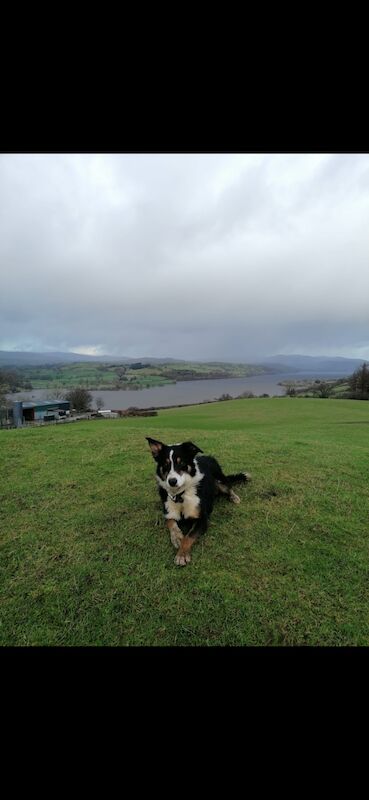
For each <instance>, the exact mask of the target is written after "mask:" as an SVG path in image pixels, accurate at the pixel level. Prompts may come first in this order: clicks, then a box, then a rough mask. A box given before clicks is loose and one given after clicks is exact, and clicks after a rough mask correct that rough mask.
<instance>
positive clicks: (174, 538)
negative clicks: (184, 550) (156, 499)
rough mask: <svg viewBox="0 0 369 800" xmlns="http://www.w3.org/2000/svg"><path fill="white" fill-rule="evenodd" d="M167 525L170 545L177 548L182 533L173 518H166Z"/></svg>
mask: <svg viewBox="0 0 369 800" xmlns="http://www.w3.org/2000/svg"><path fill="white" fill-rule="evenodd" d="M167 526H168V528H169V533H170V541H171V542H172V545H173V546H174V547H175V548H176V549H177V550H178V548H179V546H180V544H181V541H182V539H183V533H182V531H181V530H180V528H179V527H178V525H177V523H176V521H175V519H167Z"/></svg>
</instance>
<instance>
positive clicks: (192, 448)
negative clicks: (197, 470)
mask: <svg viewBox="0 0 369 800" xmlns="http://www.w3.org/2000/svg"><path fill="white" fill-rule="evenodd" d="M182 447H186V449H187V450H188V451H189V452H190V453H191V456H192V457H194V456H195V455H196V453H203V452H204V451H203V450H201V449H200V447H198V446H197V444H194V443H193V442H183V445H182Z"/></svg>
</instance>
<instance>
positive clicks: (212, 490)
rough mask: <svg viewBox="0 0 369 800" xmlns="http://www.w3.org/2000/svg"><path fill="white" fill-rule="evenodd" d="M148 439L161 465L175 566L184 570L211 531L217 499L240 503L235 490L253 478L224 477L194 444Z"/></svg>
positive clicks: (160, 482) (158, 471)
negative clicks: (198, 542)
mask: <svg viewBox="0 0 369 800" xmlns="http://www.w3.org/2000/svg"><path fill="white" fill-rule="evenodd" d="M146 439H147V441H148V443H149V445H150V449H151V452H152V455H153V457H154V459H155V461H156V463H157V469H156V480H157V482H158V488H159V494H160V497H161V501H162V504H163V512H164V516H165V519H166V522H167V526H168V528H169V531H170V538H171V542H172V544H173V545H174V547H175V548H176V549H177V550H178V553H177V555H176V557H175V559H174V563H175V564H177V565H178V566H180V567H184V566H185V565H186V564H188V563H189V561H191V555H190V551H191V548H192V545H193V544H194V542H195V541H196V540H197V539H198V537H199V536H200V535H201V534H202V533H205V531H206V530H207V527H208V521H209V517H210V514H211V512H212V510H213V506H214V499H215V497H216V495H217V494H224V495H226V496H227V497H228V498H229V500H230V501H231V502H232V503H240V502H241V501H240V498H239V497H238V495H236V494H235V493H234V492H233V491H232V488H231V487H232V485H233V484H234V483H246V481H248V480H250V475H249V474H248V473H247V472H239V473H237V475H224V473H223V470H222V468H221V467H220V465H219V464H218V462H217V461H216V459H215V458H213V457H212V456H205V455H198V453H202V452H203V451H202V450H200V448H199V447H197V446H196V445H195V444H193V443H192V442H182V443H181V444H163V442H158V441H157V440H156V439H151V438H150V437H149V436H146Z"/></svg>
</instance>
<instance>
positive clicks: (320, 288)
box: [0, 154, 369, 360]
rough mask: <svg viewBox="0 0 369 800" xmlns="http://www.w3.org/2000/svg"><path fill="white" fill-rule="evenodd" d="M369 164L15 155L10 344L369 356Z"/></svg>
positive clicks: (5, 215)
mask: <svg viewBox="0 0 369 800" xmlns="http://www.w3.org/2000/svg"><path fill="white" fill-rule="evenodd" d="M368 169H369V158H368V157H366V156H360V155H357V156H355V155H351V156H345V155H341V156H336V155H332V156H329V155H327V156H321V157H315V156H308V155H306V156H304V155H300V156H292V155H291V156H277V155H276V156H273V155H265V156H263V155H258V156H252V155H248V156H247V155H244V154H241V155H238V156H237V155H227V154H223V155H213V154H211V155H210V154H209V155H194V156H192V155H182V156H180V155H168V156H165V155H160V156H155V155H152V156H150V155H136V156H130V155H121V156H118V155H117V156H113V155H95V156H90V155H87V154H86V155H75V156H72V155H68V156H67V155H53V156H52V155H45V156H31V155H29V156H27V155H23V156H21V155H19V156H2V157H1V158H0V270H1V276H2V292H1V295H0V348H1V347H2V348H3V349H6V347H10V346H14V347H17V348H18V349H22V347H24V346H25V343H26V344H27V347H32V346H34V349H40V348H49V349H72V348H74V347H76V346H78V345H79V346H81V347H82V346H84V347H89V346H90V347H94V346H98V347H100V348H101V349H102V350H103V351H105V352H111V353H113V354H114V353H115V354H119V353H121V354H127V355H133V356H134V355H136V354H137V355H153V356H165V355H168V356H172V357H175V356H178V357H181V358H186V357H192V358H194V357H198V358H204V359H205V358H207V359H218V358H225V359H232V358H237V360H243V359H248V358H252V357H253V356H255V357H262V356H263V355H267V354H270V353H273V352H277V351H281V350H283V351H284V352H286V348H288V349H292V350H294V351H296V350H297V349H298V350H300V351H303V352H311V353H313V354H314V353H317V354H319V353H322V354H324V353H326V352H327V353H328V354H329V353H333V352H335V348H336V351H337V353H341V352H342V351H343V350H345V348H346V351H347V354H351V355H355V353H356V352H359V350H360V356H361V355H362V352H363V351H365V347H367V352H368V356H369V327H368V325H369V319H368V316H369V315H368V312H367V299H366V298H367V297H368V294H369V271H368V269H367V264H368V256H369V240H368V235H367V220H368V213H369V181H368V179H367V176H368Z"/></svg>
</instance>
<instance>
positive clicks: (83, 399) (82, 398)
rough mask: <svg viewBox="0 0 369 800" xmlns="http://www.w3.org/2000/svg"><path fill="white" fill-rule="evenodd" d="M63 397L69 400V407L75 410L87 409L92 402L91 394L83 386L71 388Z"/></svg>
mask: <svg viewBox="0 0 369 800" xmlns="http://www.w3.org/2000/svg"><path fill="white" fill-rule="evenodd" d="M65 399H66V400H69V402H70V404H71V407H72V408H75V409H76V411H88V410H89V408H90V407H91V404H92V394H91V392H89V391H88V390H87V389H85V387H84V386H76V387H75V388H74V389H71V390H70V391H69V392H68V393H67V394H66V395H65Z"/></svg>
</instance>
